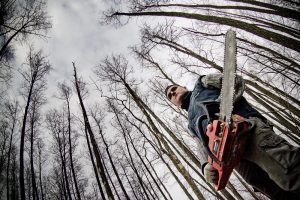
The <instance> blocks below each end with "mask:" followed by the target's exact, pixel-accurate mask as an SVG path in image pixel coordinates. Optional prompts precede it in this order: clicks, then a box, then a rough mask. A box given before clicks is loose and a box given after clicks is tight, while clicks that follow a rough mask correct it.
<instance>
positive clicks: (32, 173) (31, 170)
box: [30, 100, 39, 200]
mask: <svg viewBox="0 0 300 200" xmlns="http://www.w3.org/2000/svg"><path fill="white" fill-rule="evenodd" d="M31 112H32V113H31V114H32V116H31V122H30V172H31V181H32V191H33V194H32V197H33V200H35V198H36V199H37V200H39V194H38V189H37V184H36V176H35V170H34V163H33V154H34V152H33V150H34V138H33V137H34V123H35V114H36V113H35V112H36V100H34V101H33V102H32V111H31Z"/></svg>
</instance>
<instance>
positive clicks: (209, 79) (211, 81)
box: [201, 73, 245, 102]
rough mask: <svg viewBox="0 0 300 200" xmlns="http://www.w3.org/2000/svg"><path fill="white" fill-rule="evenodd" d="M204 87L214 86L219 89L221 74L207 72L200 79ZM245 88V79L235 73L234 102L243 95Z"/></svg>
mask: <svg viewBox="0 0 300 200" xmlns="http://www.w3.org/2000/svg"><path fill="white" fill-rule="evenodd" d="M201 81H202V83H203V85H204V87H215V88H219V89H221V87H222V74H220V73H215V74H208V75H206V76H204V77H203V78H202V79H201ZM244 90H245V81H244V79H243V78H242V77H241V76H239V75H237V76H236V80H235V98H234V102H236V101H237V100H239V99H240V98H241V96H242V95H243V93H244Z"/></svg>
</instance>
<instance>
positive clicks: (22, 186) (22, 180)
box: [19, 76, 35, 200]
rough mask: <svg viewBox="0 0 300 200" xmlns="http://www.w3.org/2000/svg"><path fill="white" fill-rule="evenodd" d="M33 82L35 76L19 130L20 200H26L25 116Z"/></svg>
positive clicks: (31, 85)
mask: <svg viewBox="0 0 300 200" xmlns="http://www.w3.org/2000/svg"><path fill="white" fill-rule="evenodd" d="M34 82H35V76H34V77H33V80H32V81H31V84H30V90H29V93H28V96H27V102H26V107H25V112H24V117H23V125H22V130H21V140H20V175H19V180H20V195H21V196H20V198H21V200H25V199H26V195H25V181H24V178H25V176H24V146H25V134H26V121H27V115H28V109H29V104H30V101H31V95H32V91H33V84H34Z"/></svg>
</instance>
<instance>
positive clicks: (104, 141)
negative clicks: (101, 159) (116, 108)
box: [92, 114, 130, 200]
mask: <svg viewBox="0 0 300 200" xmlns="http://www.w3.org/2000/svg"><path fill="white" fill-rule="evenodd" d="M92 117H93V118H94V120H95V122H96V124H97V126H98V129H99V133H100V136H101V139H102V142H103V144H104V145H105V151H106V154H107V155H108V158H109V162H110V164H111V166H112V168H113V171H114V173H115V175H116V177H117V180H118V182H119V185H120V187H121V189H122V191H123V193H124V195H125V198H126V199H127V200H129V199H130V198H129V196H128V194H127V192H126V189H125V187H124V185H123V183H122V180H121V178H120V176H119V173H118V171H117V169H116V166H115V163H114V161H113V159H112V156H111V153H110V151H109V146H108V144H107V142H106V140H105V138H104V135H103V131H102V128H101V126H100V121H99V120H98V119H97V118H96V115H94V114H92Z"/></svg>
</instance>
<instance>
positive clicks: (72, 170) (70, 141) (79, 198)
mask: <svg viewBox="0 0 300 200" xmlns="http://www.w3.org/2000/svg"><path fill="white" fill-rule="evenodd" d="M66 101H67V108H68V136H69V154H70V164H71V172H72V177H73V182H74V185H75V190H76V195H77V198H78V200H81V196H80V191H79V188H78V183H77V178H76V174H75V169H74V162H73V153H72V140H71V111H70V102H69V99H68V98H67V99H66Z"/></svg>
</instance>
